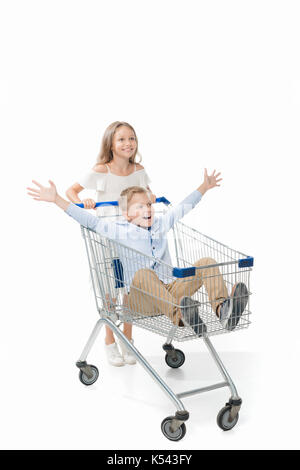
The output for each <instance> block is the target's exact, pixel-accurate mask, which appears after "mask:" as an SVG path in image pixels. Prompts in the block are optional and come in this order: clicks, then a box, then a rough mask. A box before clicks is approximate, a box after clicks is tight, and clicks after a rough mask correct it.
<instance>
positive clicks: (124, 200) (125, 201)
mask: <svg viewBox="0 0 300 470" xmlns="http://www.w3.org/2000/svg"><path fill="white" fill-rule="evenodd" d="M148 192H149V191H148V190H147V189H146V188H142V187H141V186H130V187H129V188H126V189H123V191H122V192H121V194H120V197H119V206H120V207H121V209H122V210H126V209H127V207H128V205H129V203H130V201H131V199H132V198H133V196H134V195H135V194H148Z"/></svg>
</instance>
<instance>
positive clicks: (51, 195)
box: [27, 180, 70, 211]
mask: <svg viewBox="0 0 300 470" xmlns="http://www.w3.org/2000/svg"><path fill="white" fill-rule="evenodd" d="M32 182H33V183H34V184H36V185H37V186H38V188H39V189H36V188H27V189H28V191H30V192H28V193H27V194H29V196H32V197H33V199H35V200H36V201H46V202H54V203H55V204H56V205H57V206H58V207H60V208H61V209H63V210H64V211H65V210H67V208H68V206H69V205H70V201H66V200H65V199H63V198H62V197H61V196H60V195H59V194H58V193H57V190H56V186H55V184H54V183H53V181H51V180H49V183H50V186H49V188H46V186H43V185H42V184H40V183H38V182H37V181H34V180H32Z"/></svg>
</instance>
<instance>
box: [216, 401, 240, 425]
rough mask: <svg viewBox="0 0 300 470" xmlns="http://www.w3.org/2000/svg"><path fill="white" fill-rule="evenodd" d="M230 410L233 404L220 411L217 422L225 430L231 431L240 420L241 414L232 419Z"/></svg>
mask: <svg viewBox="0 0 300 470" xmlns="http://www.w3.org/2000/svg"><path fill="white" fill-rule="evenodd" d="M230 411H231V405H226V406H224V408H222V409H221V410H220V411H219V414H218V416H217V424H218V426H219V427H220V428H221V429H223V431H230V430H231V429H232V428H234V426H235V425H236V423H237V422H238V419H239V414H237V415H236V417H235V418H234V419H233V420H232V421H231V420H230Z"/></svg>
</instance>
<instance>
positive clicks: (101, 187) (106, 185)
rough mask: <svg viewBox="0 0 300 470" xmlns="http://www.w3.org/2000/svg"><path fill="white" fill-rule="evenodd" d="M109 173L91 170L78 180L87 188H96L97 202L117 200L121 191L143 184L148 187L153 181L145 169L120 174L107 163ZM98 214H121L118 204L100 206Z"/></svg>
mask: <svg viewBox="0 0 300 470" xmlns="http://www.w3.org/2000/svg"><path fill="white" fill-rule="evenodd" d="M106 168H107V173H99V172H97V171H94V170H90V171H89V172H88V173H86V174H85V175H83V176H82V177H81V178H79V179H78V180H77V182H78V183H79V184H80V186H82V187H83V188H86V189H94V190H95V191H96V202H102V201H116V200H118V198H119V196H120V194H121V192H122V191H123V190H124V189H126V188H129V187H130V186H142V187H143V188H147V186H149V184H150V183H151V180H150V178H149V176H148V175H147V173H146V171H145V170H144V169H142V170H136V165H135V168H134V171H133V173H131V174H130V175H128V176H119V175H115V174H114V173H111V171H110V168H109V166H108V165H106ZM96 214H97V215H98V216H110V215H112V216H113V215H118V214H120V211H119V208H118V207H117V206H104V207H101V206H100V207H98V208H97V211H96Z"/></svg>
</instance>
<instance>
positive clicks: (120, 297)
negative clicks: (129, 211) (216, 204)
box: [81, 222, 251, 341]
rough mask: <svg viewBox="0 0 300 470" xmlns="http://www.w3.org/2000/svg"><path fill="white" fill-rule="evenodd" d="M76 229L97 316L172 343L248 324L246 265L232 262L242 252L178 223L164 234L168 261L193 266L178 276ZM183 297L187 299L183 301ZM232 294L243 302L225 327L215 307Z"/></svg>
mask: <svg viewBox="0 0 300 470" xmlns="http://www.w3.org/2000/svg"><path fill="white" fill-rule="evenodd" d="M81 230H82V235H83V238H84V240H85V245H86V250H87V255H88V260H89V266H90V272H91V277H92V282H93V288H94V293H95V300H96V304H97V309H98V311H99V313H100V314H101V315H106V316H109V317H111V318H112V319H119V320H120V321H122V322H128V323H133V324H135V325H136V326H139V327H141V328H144V329H146V330H149V331H152V332H154V333H157V334H159V335H162V336H165V337H169V339H171V340H175V341H185V340H189V339H194V338H197V337H199V335H200V336H201V334H204V333H205V334H206V335H208V336H211V335H216V334H221V333H225V332H229V331H238V330H241V329H244V328H247V327H248V326H249V324H250V320H249V316H250V313H251V312H250V305H249V297H250V273H251V267H245V268H240V267H239V266H238V261H239V259H242V258H245V257H246V255H244V254H243V253H240V252H237V251H235V250H233V249H231V248H229V247H227V246H225V245H224V244H222V243H219V242H217V241H216V240H213V239H212V238H210V237H207V236H206V235H203V234H201V233H200V232H198V231H197V230H195V229H193V228H191V227H188V226H186V225H185V224H183V223H181V222H179V223H177V224H176V226H175V227H174V229H173V230H172V231H171V232H169V235H168V239H169V247H170V252H171V254H172V255H173V260H172V261H173V262H174V265H175V266H177V267H179V268H190V267H192V266H193V265H194V266H195V274H194V275H189V276H187V277H183V278H179V279H178V278H176V277H175V276H174V275H173V266H170V265H167V264H166V263H162V262H160V261H159V260H157V259H156V260H154V259H153V258H152V257H150V256H146V255H145V254H143V253H140V252H139V251H138V250H134V249H132V248H129V247H127V246H125V245H124V244H122V243H119V242H116V241H113V240H110V239H108V238H106V237H103V236H101V235H99V234H97V233H95V232H93V231H91V230H88V229H86V228H84V227H81ZM124 266H125V267H126V270H125V269H124ZM124 271H125V272H124ZM179 272H180V273H182V274H183V275H184V271H182V270H181V271H180V270H179ZM160 279H163V282H162V281H161V280H160ZM237 285H239V286H241V285H243V286H245V288H246V292H247V295H246V294H245V290H244V291H242V293H237V287H236V286H237ZM235 296H236V297H235ZM248 296H249V297H248ZM184 297H185V298H186V297H187V298H188V299H189V301H188V302H187V304H184V302H185V301H183V300H182V299H183V298H184ZM234 298H235V300H234V302H236V305H237V302H244V309H243V312H242V315H241V316H240V317H239V318H238V321H237V322H236V325H234V328H228V324H227V326H225V324H224V322H221V321H220V319H219V316H218V315H219V314H220V311H219V310H218V309H220V305H221V304H222V303H223V302H224V301H225V300H226V299H234ZM231 302H232V300H231ZM195 312H196V313H195ZM217 313H218V315H217ZM203 325H204V326H203Z"/></svg>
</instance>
